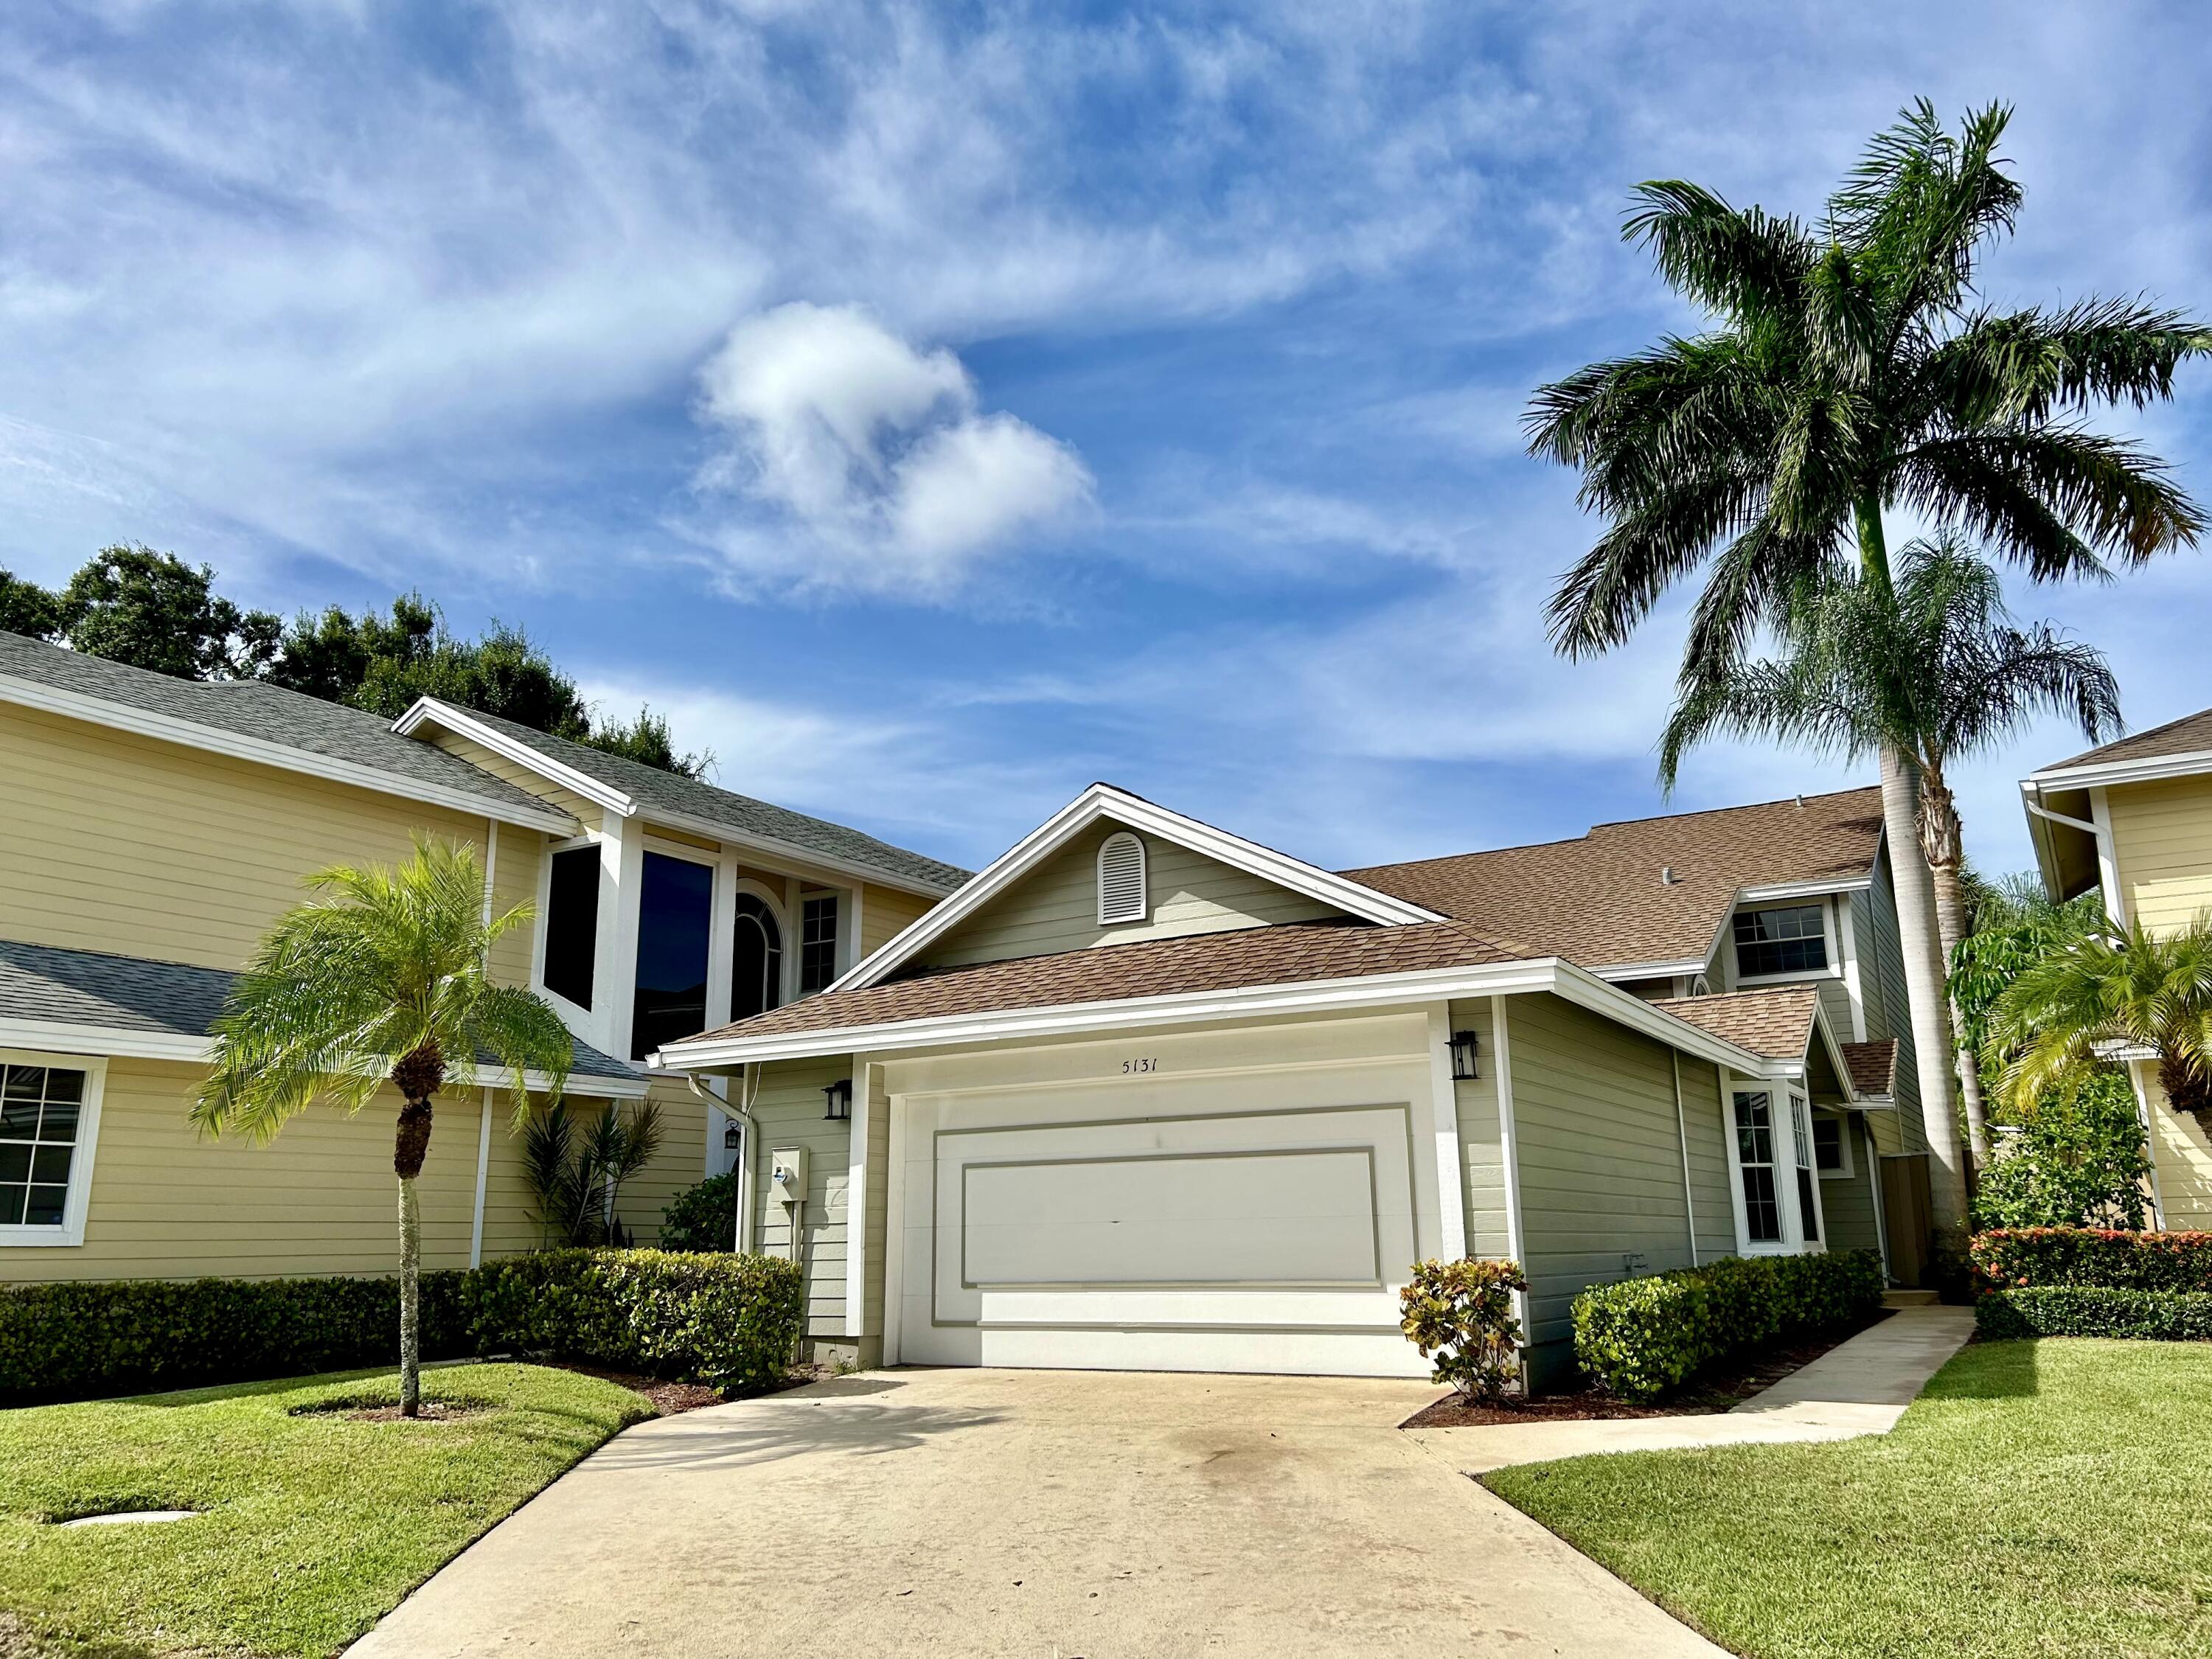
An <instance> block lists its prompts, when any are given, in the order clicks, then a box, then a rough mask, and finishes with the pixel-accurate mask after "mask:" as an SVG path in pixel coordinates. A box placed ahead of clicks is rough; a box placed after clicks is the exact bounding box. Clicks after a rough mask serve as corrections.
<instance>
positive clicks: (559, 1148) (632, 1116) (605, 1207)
mask: <svg viewBox="0 0 2212 1659" xmlns="http://www.w3.org/2000/svg"><path fill="white" fill-rule="evenodd" d="M660 1141H661V1127H660V1108H659V1106H657V1105H655V1104H654V1103H653V1102H651V1101H649V1100H647V1101H640V1102H639V1103H637V1105H636V1106H635V1108H633V1109H631V1110H629V1111H627V1112H624V1111H622V1110H620V1109H616V1108H610V1109H608V1110H606V1111H605V1112H602V1113H601V1114H599V1116H597V1117H595V1118H593V1119H592V1121H590V1122H589V1123H587V1124H585V1125H582V1126H579V1125H578V1123H577V1121H576V1120H575V1119H574V1117H572V1116H571V1115H569V1112H568V1106H567V1105H566V1103H562V1104H561V1105H557V1106H555V1107H554V1108H553V1109H551V1110H550V1111H548V1112H542V1113H540V1114H539V1115H537V1116H536V1117H534V1118H532V1120H531V1121H530V1123H529V1125H528V1126H527V1127H526V1128H525V1129H524V1130H523V1133H522V1175H523V1181H524V1183H525V1184H526V1186H527V1187H528V1188H529V1189H530V1199H531V1207H532V1211H533V1212H534V1213H535V1214H536V1215H537V1217H538V1226H539V1229H540V1237H539V1243H541V1244H542V1245H544V1246H545V1247H547V1248H551V1247H553V1246H556V1245H562V1244H567V1245H593V1244H613V1245H617V1246H619V1245H622V1244H624V1243H627V1242H628V1238H627V1235H625V1233H624V1232H623V1225H622V1220H621V1218H620V1216H619V1215H618V1213H617V1205H618V1203H619V1202H620V1200H621V1197H622V1184H623V1182H625V1181H627V1180H629V1178H630V1177H631V1176H634V1175H635V1174H636V1173H637V1172H638V1171H639V1170H641V1169H643V1168H644V1167H645V1166H646V1165H647V1164H650V1163H651V1162H652V1161H653V1154H654V1153H656V1152H659V1150H660Z"/></svg>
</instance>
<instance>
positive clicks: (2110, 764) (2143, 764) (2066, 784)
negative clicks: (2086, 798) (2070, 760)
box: [2027, 749, 2212, 789]
mask: <svg viewBox="0 0 2212 1659" xmlns="http://www.w3.org/2000/svg"><path fill="white" fill-rule="evenodd" d="M2203 772H2212V750H2206V749H2198V750H2191V751H2189V752H2188V753H2186V754H2179V755H2145V756H2143V757H2142V758H2141V759H2138V760H2122V761H2101V762H2099V763H2096V764H2094V765H2091V766H2054V767H2051V768H2048V769H2045V770H2044V771H2041V772H2031V773H2029V774H2028V775H2027V781H2028V782H2030V783H2032V784H2035V785H2038V786H2039V787H2041V788H2045V789H2089V788H2093V787H2097V786H2099V785H2103V786H2105V787H2110V786H2112V785H2113V784H2116V783H2156V782H2159V781H2160V780H2162V779H2166V778H2188V777H2195V776H2196V775H2198V774H2199V773H2203Z"/></svg>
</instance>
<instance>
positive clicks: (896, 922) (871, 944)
mask: <svg viewBox="0 0 2212 1659" xmlns="http://www.w3.org/2000/svg"><path fill="white" fill-rule="evenodd" d="M936 902H937V901H936V900H934V899H927V898H924V897H922V896H921V895H920V894H919V893H902V892H901V891H899V890H898V889H896V888H895V887H876V886H868V887H864V888H863V889H861V891H860V954H861V956H863V957H867V956H870V955H872V954H873V953H874V952H876V951H880V950H882V949H883V947H884V945H888V944H890V942H891V940H892V939H895V938H896V936H897V935H898V934H900V933H903V932H905V931H906V929H907V928H908V927H912V926H913V925H914V924H915V922H917V921H921V918H922V917H923V916H924V915H927V914H928V912H929V911H930V909H931V908H933V906H934V905H935V904H936Z"/></svg>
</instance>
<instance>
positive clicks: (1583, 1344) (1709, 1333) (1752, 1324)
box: [1573, 1250, 1882, 1400]
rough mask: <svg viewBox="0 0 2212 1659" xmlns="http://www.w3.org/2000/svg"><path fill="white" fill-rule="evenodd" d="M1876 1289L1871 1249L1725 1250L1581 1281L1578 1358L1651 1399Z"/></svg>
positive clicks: (1830, 1317) (1867, 1302) (1615, 1386)
mask: <svg viewBox="0 0 2212 1659" xmlns="http://www.w3.org/2000/svg"><path fill="white" fill-rule="evenodd" d="M1881 1292H1882V1269H1881V1257H1880V1256H1878V1255H1875V1253H1874V1252H1873V1251H1872V1250H1843V1251H1830V1252H1828V1253H1826V1254H1825V1255H1759V1256H1733V1255H1731V1256H1723V1257H1722V1258H1721V1259H1720V1260H1719V1261H1713V1262H1710V1263H1708V1264H1707V1265H1705V1267H1684V1268H1680V1269H1679V1270H1677V1271H1676V1272H1674V1273H1659V1274H1656V1275H1651V1276H1648V1277H1645V1278H1641V1279H1622V1280H1620V1282H1618V1283H1616V1284H1612V1285H1592V1286H1591V1287H1590V1288H1589V1289H1588V1290H1586V1291H1583V1293H1582V1294H1581V1295H1580V1296H1578V1297H1576V1298H1575V1302H1574V1310H1573V1311H1574V1327H1575V1358H1576V1359H1577V1361H1578V1362H1579V1363H1580V1364H1581V1365H1582V1368H1583V1370H1584V1371H1586V1372H1587V1373H1589V1377H1590V1380H1591V1381H1592V1382H1594V1383H1596V1384H1597V1385H1598V1386H1599V1387H1601V1388H1602V1389H1606V1390H1607V1392H1608V1393H1611V1394H1613V1395H1618V1396H1620V1398H1621V1399H1624V1400H1652V1399H1656V1398H1657V1397H1658V1396H1659V1395H1662V1394H1665V1393H1666V1392H1667V1391H1668V1389H1674V1388H1677V1387H1680V1385H1681V1384H1682V1383H1685V1382H1686V1381H1687V1380H1688V1379H1689V1378H1690V1377H1691V1376H1693V1375H1695V1374H1696V1373H1697V1372H1698V1371H1700V1370H1704V1369H1705V1367H1706V1366H1707V1365H1710V1364H1712V1363H1713V1362H1714V1361H1715V1360H1717V1359H1720V1358H1724V1357H1725V1356H1727V1355H1729V1354H1731V1353H1735V1352H1741V1351H1742V1350H1744V1349H1747V1348H1756V1347H1759V1346H1764V1345H1765V1344H1766V1343H1769V1342H1772V1341H1776V1340H1780V1339H1782V1338H1784V1337H1789V1336H1795V1335H1797V1334H1800V1333H1802V1332H1805V1331H1813V1330H1824V1329H1828V1328H1832V1327H1835V1326H1838V1325H1844V1324H1850V1323H1851V1322H1855V1321H1857V1320H1860V1319H1863V1318H1865V1317H1867V1316H1869V1315H1870V1314H1871V1313H1873V1312H1874V1311H1875V1309H1877V1308H1879V1307H1880V1306H1881Z"/></svg>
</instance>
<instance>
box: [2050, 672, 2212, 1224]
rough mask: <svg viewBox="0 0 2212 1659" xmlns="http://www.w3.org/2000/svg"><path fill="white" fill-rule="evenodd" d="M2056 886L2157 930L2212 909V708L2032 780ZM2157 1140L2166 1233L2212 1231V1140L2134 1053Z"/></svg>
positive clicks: (2158, 1204)
mask: <svg viewBox="0 0 2212 1659" xmlns="http://www.w3.org/2000/svg"><path fill="white" fill-rule="evenodd" d="M2021 799H2022V801H2023V804H2024V805H2026V807H2027V828H2028V834H2029V836H2031V838H2032V839H2033V842H2034V843H2035V858H2036V863H2037V865H2038V866H2039V868H2040V869H2041V871H2042V873H2043V881H2044V885H2045V887H2046V888H2048V889H2049V890H2050V892H2051V896H2053V897H2055V898H2060V899H2068V898H2072V897H2074V896H2076V895H2077V894H2081V893H2086V892H2089V891H2092V890H2095V891H2098V892H2100V893H2102V895H2103V896H2104V901H2105V911H2106V915H2110V916H2112V917H2113V918H2115V919H2116V920H2118V921H2142V924H2143V926H2144V927H2147V928H2148V929H2149V930H2150V931H2151V932H2153V933H2161V932H2165V931H2168V930H2172V929H2178V928H2181V927H2186V926H2187V925H2188V924H2189V923H2190V922H2191V921H2195V920H2196V919H2197V917H2198V916H2200V915H2204V914H2205V913H2206V912H2208V911H2212V709H2206V710H2205V711H2204V712H2203V713H2202V714H2191V715H2189V716H2187V717H2186V718H2185V719H2182V720H2172V721H2170V722H2168V723H2167V724H2166V725H2164V726H2158V727H2155V728H2154V729H2153V730H2151V731H2148V732H2136V734H2135V735H2134V736H2133V737H2129V738H2120V739H2119V740H2118V742H2116V743H2108V744H2105V745H2104V746H2103V747H2102V748H2100V749H2092V750H2089V751H2088V752H2087V754H2081V755H2076V756H2075V757H2073V758H2072V759H2071V760H2063V761H2060V762H2059V763H2057V765H2055V766H2046V767H2045V768H2044V769H2042V770H2041V771H2039V772H2037V773H2035V774H2034V775H2032V776H2030V777H2029V778H2027V779H2026V780H2025V781H2023V782H2022V783H2021ZM2123 1058H2124V1059H2126V1060H2127V1063H2128V1072H2129V1074H2130V1076H2131V1077H2132V1078H2133V1079H2134V1080H2135V1088H2136V1103H2137V1104H2138V1106H2139V1107H2140V1108H2141V1109H2142V1115H2143V1123H2144V1127H2145V1129H2146V1131H2147V1132H2148V1139H2149V1143H2150V1150H2151V1160H2152V1165H2153V1173H2152V1196H2153V1202H2154V1206H2155V1210H2156V1216H2157V1225H2159V1226H2161V1227H2175V1228H2190V1229H2196V1228H2204V1227H2212V1141H2208V1140H2207V1139H2206V1137H2205V1132H2204V1126H2203V1124H2201V1123H2199V1122H2197V1120H2196V1119H2195V1118H2193V1117H2191V1116H2190V1115H2186V1114H2185V1113H2180V1112H2176V1111H2174V1110H2173V1109H2172V1108H2171V1107H2169V1106H2168V1105H2167V1104H2166V1091H2165V1090H2163V1089H2162V1088H2160V1086H2159V1081H2158V1068H2157V1066H2156V1064H2155V1063H2154V1061H2153V1060H2151V1059H2150V1058H2149V1057H2148V1056H2145V1055H2134V1054H2130V1055H2125V1056H2123Z"/></svg>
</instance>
